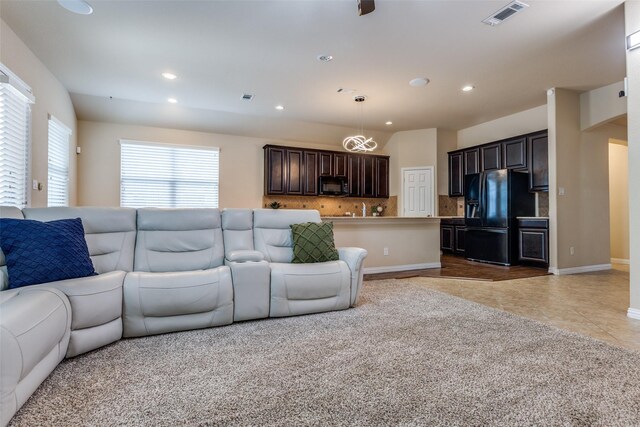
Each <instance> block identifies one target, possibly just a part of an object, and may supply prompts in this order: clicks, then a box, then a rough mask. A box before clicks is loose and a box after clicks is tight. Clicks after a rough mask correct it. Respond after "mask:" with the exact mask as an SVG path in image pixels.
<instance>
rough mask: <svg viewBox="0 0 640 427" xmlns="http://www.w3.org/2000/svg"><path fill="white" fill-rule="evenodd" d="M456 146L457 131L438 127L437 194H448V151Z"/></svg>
mask: <svg viewBox="0 0 640 427" xmlns="http://www.w3.org/2000/svg"><path fill="white" fill-rule="evenodd" d="M457 148H458V132H457V131H455V130H445V129H438V194H440V195H443V196H447V195H449V155H448V154H447V153H448V152H449V151H454V150H455V149H457Z"/></svg>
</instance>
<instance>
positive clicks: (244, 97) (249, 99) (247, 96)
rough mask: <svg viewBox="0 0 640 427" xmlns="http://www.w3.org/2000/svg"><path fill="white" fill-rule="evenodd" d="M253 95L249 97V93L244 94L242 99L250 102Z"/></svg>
mask: <svg viewBox="0 0 640 427" xmlns="http://www.w3.org/2000/svg"><path fill="white" fill-rule="evenodd" d="M254 96H255V95H251V94H250V93H245V94H244V95H242V99H246V100H247V101H251V100H252V99H253V97H254Z"/></svg>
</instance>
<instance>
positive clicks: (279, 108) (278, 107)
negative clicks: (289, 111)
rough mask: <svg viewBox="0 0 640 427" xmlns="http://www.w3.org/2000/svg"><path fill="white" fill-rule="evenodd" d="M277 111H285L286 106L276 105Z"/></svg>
mask: <svg viewBox="0 0 640 427" xmlns="http://www.w3.org/2000/svg"><path fill="white" fill-rule="evenodd" d="M276 110H284V106H283V105H276Z"/></svg>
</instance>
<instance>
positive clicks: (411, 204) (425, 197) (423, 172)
mask: <svg viewBox="0 0 640 427" xmlns="http://www.w3.org/2000/svg"><path fill="white" fill-rule="evenodd" d="M433 169H434V168H433V166H425V167H415V168H402V216H417V217H427V216H434V215H435V197H434V195H435V189H434V173H433Z"/></svg>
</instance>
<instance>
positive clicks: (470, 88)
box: [462, 85, 475, 92]
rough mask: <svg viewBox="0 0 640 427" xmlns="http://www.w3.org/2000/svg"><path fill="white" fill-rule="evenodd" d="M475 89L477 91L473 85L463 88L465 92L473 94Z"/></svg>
mask: <svg viewBox="0 0 640 427" xmlns="http://www.w3.org/2000/svg"><path fill="white" fill-rule="evenodd" d="M473 89H475V86H472V85H466V86H463V87H462V91H463V92H471V91H472V90H473Z"/></svg>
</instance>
